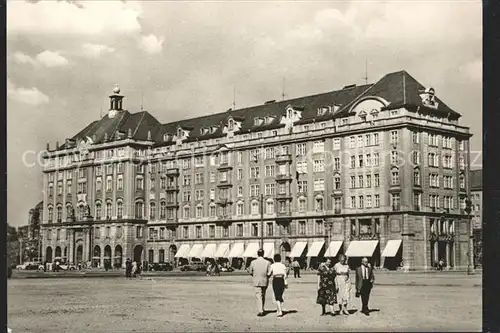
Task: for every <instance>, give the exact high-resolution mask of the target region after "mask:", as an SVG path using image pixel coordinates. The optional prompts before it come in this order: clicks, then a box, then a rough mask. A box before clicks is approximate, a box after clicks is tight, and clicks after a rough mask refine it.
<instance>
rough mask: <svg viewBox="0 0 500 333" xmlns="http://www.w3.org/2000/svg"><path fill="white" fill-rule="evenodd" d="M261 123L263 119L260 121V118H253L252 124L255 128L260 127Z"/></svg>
mask: <svg viewBox="0 0 500 333" xmlns="http://www.w3.org/2000/svg"><path fill="white" fill-rule="evenodd" d="M262 121H263V119H262V118H258V117H257V118H254V120H253V124H254V125H255V126H260V125H262Z"/></svg>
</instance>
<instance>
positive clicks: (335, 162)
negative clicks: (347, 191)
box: [333, 157, 340, 170]
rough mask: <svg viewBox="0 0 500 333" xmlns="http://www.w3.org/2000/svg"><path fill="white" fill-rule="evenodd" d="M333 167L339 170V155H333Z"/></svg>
mask: <svg viewBox="0 0 500 333" xmlns="http://www.w3.org/2000/svg"><path fill="white" fill-rule="evenodd" d="M333 167H334V169H335V170H340V157H335V158H334V159H333Z"/></svg>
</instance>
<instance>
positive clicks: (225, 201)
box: [217, 198, 233, 206]
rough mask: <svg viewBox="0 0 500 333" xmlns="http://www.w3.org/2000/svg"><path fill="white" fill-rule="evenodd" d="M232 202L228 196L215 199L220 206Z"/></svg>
mask: <svg viewBox="0 0 500 333" xmlns="http://www.w3.org/2000/svg"><path fill="white" fill-rule="evenodd" d="M232 203H233V202H232V201H231V199H228V198H220V199H219V201H217V204H218V205H220V206H227V205H229V204H232Z"/></svg>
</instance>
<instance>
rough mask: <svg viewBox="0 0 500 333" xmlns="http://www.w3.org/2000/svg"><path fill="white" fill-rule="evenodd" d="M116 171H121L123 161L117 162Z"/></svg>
mask: <svg viewBox="0 0 500 333" xmlns="http://www.w3.org/2000/svg"><path fill="white" fill-rule="evenodd" d="M116 172H117V173H123V163H118V164H117V166H116Z"/></svg>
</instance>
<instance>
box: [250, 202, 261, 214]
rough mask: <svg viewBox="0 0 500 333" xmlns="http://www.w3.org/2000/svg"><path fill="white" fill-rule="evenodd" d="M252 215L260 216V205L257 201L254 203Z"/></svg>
mask: <svg viewBox="0 0 500 333" xmlns="http://www.w3.org/2000/svg"><path fill="white" fill-rule="evenodd" d="M251 211H252V215H258V214H259V203H258V202H257V201H254V202H252V210H251Z"/></svg>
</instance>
